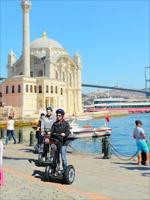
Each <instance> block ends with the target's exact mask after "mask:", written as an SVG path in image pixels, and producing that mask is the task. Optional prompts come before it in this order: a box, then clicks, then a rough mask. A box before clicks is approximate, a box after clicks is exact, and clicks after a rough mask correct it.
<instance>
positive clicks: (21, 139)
mask: <svg viewBox="0 0 150 200" xmlns="http://www.w3.org/2000/svg"><path fill="white" fill-rule="evenodd" d="M18 143H19V144H21V143H23V131H22V129H19V133H18Z"/></svg>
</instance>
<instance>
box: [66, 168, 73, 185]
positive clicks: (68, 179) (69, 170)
mask: <svg viewBox="0 0 150 200" xmlns="http://www.w3.org/2000/svg"><path fill="white" fill-rule="evenodd" d="M74 179H75V169H74V167H73V166H72V165H68V166H67V169H66V171H65V172H64V182H65V183H66V184H68V185H70V184H72V183H73V181H74Z"/></svg>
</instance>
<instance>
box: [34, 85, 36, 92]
mask: <svg viewBox="0 0 150 200" xmlns="http://www.w3.org/2000/svg"><path fill="white" fill-rule="evenodd" d="M34 92H35V93H36V85H35V86H34Z"/></svg>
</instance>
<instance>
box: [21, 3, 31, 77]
mask: <svg viewBox="0 0 150 200" xmlns="http://www.w3.org/2000/svg"><path fill="white" fill-rule="evenodd" d="M21 7H22V9H23V75H25V76H30V21H29V11H30V8H31V2H30V0H22V2H21Z"/></svg>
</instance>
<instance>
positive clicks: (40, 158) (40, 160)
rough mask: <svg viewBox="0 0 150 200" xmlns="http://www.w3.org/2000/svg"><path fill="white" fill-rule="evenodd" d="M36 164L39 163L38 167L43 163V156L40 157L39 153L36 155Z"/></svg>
mask: <svg viewBox="0 0 150 200" xmlns="http://www.w3.org/2000/svg"><path fill="white" fill-rule="evenodd" d="M38 163H39V166H41V165H42V163H43V155H42V153H39V155H38Z"/></svg>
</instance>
